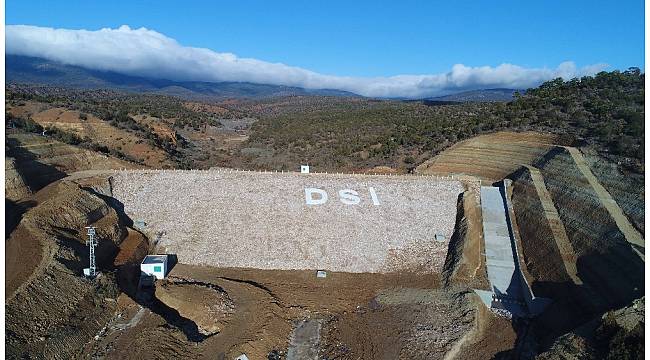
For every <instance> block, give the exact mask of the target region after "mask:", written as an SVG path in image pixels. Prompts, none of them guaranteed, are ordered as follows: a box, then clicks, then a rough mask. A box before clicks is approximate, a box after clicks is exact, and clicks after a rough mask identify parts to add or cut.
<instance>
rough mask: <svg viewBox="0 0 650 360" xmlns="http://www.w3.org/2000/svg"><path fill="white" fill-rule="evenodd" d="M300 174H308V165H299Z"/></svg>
mask: <svg viewBox="0 0 650 360" xmlns="http://www.w3.org/2000/svg"><path fill="white" fill-rule="evenodd" d="M300 173H301V174H309V165H300Z"/></svg>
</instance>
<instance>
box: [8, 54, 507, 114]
mask: <svg viewBox="0 0 650 360" xmlns="http://www.w3.org/2000/svg"><path fill="white" fill-rule="evenodd" d="M5 77H6V82H7V83H22V84H39V85H51V86H59V87H71V88H82V89H114V90H123V91H132V92H151V93H157V94H162V95H171V96H178V97H181V98H185V99H192V100H218V99H227V98H267V97H278V96H297V95H318V96H342V97H361V95H358V94H354V93H351V92H348V91H341V90H333V89H304V88H300V87H292V86H283V85H270V84H254V83H249V82H200V81H172V80H165V79H152V78H146V77H140V76H132V75H125V74H120V73H116V72H113V71H100V70H91V69H87V68H84V67H80V66H74V65H66V64H62V63H59V62H55V61H51V60H47V59H43V58H35V57H27V56H18V55H6V56H5ZM515 91H517V90H515V89H486V90H472V91H464V92H460V93H456V94H451V95H445V96H439V97H433V98H428V99H424V100H426V101H433V102H441V103H454V102H484V101H490V102H491V101H510V100H512V98H513V94H514V93H515Z"/></svg>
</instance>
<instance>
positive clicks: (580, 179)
mask: <svg viewBox="0 0 650 360" xmlns="http://www.w3.org/2000/svg"><path fill="white" fill-rule="evenodd" d="M535 166H536V167H537V168H538V169H539V171H537V170H535V169H534V168H522V169H520V170H519V171H517V172H516V173H514V174H513V175H512V176H511V178H512V179H513V180H514V189H513V205H514V208H515V216H516V218H517V223H518V226H519V231H520V233H521V235H522V245H523V254H524V259H525V262H526V265H527V269H528V271H529V274H530V275H531V277H532V282H531V286H532V288H533V291H534V293H535V295H537V296H542V297H548V298H551V299H553V300H554V302H553V304H551V305H550V306H549V307H548V308H547V310H546V311H545V313H544V314H542V315H541V316H540V317H539V318H538V319H537V320H535V322H534V326H533V330H534V332H535V334H536V336H538V339H539V340H540V341H541V343H540V344H541V346H542V348H544V347H545V346H548V345H549V341H550V342H552V341H553V339H554V337H555V336H559V335H562V334H564V333H565V332H567V331H569V330H571V329H573V328H575V327H576V326H578V325H580V324H582V323H584V322H586V321H589V320H590V319H592V318H594V317H597V316H600V314H602V313H603V312H605V311H607V310H610V309H614V308H617V307H620V306H625V305H626V304H629V303H630V302H631V301H632V300H634V299H635V298H638V297H639V296H642V294H643V289H644V281H643V279H644V271H643V269H644V266H643V261H642V260H641V258H640V257H639V256H638V255H637V253H636V252H635V250H634V249H633V248H632V246H631V245H630V244H629V243H628V242H627V241H626V238H625V236H624V234H623V233H622V232H621V231H620V230H619V227H618V225H617V222H616V221H615V219H614V218H613V217H612V216H611V214H610V212H609V211H608V209H607V208H606V207H605V205H604V204H603V201H602V198H601V197H600V196H599V194H598V193H597V192H596V191H595V190H594V188H593V187H592V186H591V183H590V181H589V179H587V178H586V177H585V175H584V172H583V171H582V170H581V169H580V168H579V167H578V165H577V164H576V163H575V161H574V158H573V157H572V155H571V154H570V153H569V151H568V150H566V149H565V148H562V147H557V148H554V149H553V150H552V151H550V152H549V153H548V154H547V155H546V156H545V157H544V158H543V159H541V160H540V161H538V162H537V163H536V164H535ZM592 180H593V179H592ZM562 230H564V232H563V231H562ZM564 235H566V238H565V237H564Z"/></svg>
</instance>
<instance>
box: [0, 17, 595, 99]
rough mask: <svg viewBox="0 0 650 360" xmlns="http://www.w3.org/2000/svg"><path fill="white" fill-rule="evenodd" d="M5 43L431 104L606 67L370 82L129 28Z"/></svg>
mask: <svg viewBox="0 0 650 360" xmlns="http://www.w3.org/2000/svg"><path fill="white" fill-rule="evenodd" d="M5 40H6V52H7V54H13V55H24V56H34V57H43V58H46V59H50V60H55V61H59V62H62V63H65V64H70V65H78V66H82V67H86V68H90V69H96V70H111V71H115V72H119V73H124V74H129V75H140V76H146V77H153V78H165V79H170V80H177V81H246V82H253V83H262V84H275V85H288V86H298V87H304V88H308V89H338V90H346V91H351V92H354V93H357V94H361V95H365V96H376V97H425V96H435V95H439V94H444V93H449V92H453V91H459V90H469V89H481V88H496V87H504V88H529V87H533V86H537V85H539V84H540V83H541V82H543V81H545V80H549V79H553V78H556V77H563V78H565V79H570V78H573V77H579V76H584V75H592V74H594V73H597V72H599V71H602V70H603V69H605V68H606V67H607V65H606V64H594V65H589V66H585V67H583V68H577V67H576V65H575V64H574V63H573V62H569V61H568V62H563V63H561V64H560V65H559V66H558V67H557V68H555V69H550V68H524V67H521V66H517V65H512V64H501V65H499V66H496V67H490V66H481V67H468V66H465V65H462V64H456V65H454V66H453V67H452V69H451V71H449V72H447V73H443V74H433V75H397V76H390V77H373V78H369V77H348V76H334V75H324V74H319V73H316V72H313V71H310V70H306V69H302V68H299V67H294V66H288V65H285V64H281V63H270V62H266V61H261V60H256V59H249V58H239V57H237V56H236V55H234V54H231V53H219V52H215V51H212V50H210V49H205V48H195V47H189V46H183V45H181V44H179V43H178V42H176V40H174V39H172V38H169V37H167V36H165V35H163V34H161V33H158V32H156V31H153V30H149V29H146V28H140V29H131V28H130V27H128V26H126V25H123V26H121V27H119V28H117V29H109V28H104V29H101V30H97V31H88V30H68V29H53V28H46V27H38V26H27V25H7V26H6V39H5Z"/></svg>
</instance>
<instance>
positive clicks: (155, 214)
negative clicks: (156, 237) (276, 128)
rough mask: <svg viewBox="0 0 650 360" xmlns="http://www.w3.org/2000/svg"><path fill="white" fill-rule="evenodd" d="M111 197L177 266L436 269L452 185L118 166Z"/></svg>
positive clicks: (449, 220)
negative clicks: (153, 236)
mask: <svg viewBox="0 0 650 360" xmlns="http://www.w3.org/2000/svg"><path fill="white" fill-rule="evenodd" d="M111 182H112V187H113V188H112V191H113V196H114V197H115V198H116V199H117V200H118V201H120V202H121V203H122V204H123V205H124V210H125V212H126V214H127V215H128V216H130V217H131V219H133V220H134V221H144V223H145V224H146V231H147V232H149V233H150V234H157V233H159V234H162V236H161V237H160V242H159V246H163V247H164V248H165V250H166V251H167V252H169V253H175V254H177V256H178V260H179V261H180V262H182V263H186V264H195V265H208V266H214V267H243V268H257V269H280V270H292V269H326V270H330V271H343V272H375V273H384V272H393V271H413V272H421V273H437V272H440V271H441V269H442V265H443V263H444V261H445V257H446V254H447V246H448V240H449V238H450V237H451V235H452V233H453V231H454V225H455V224H454V223H455V219H456V210H457V207H456V205H457V200H458V196H459V194H460V193H461V192H462V191H463V185H462V184H461V183H460V182H459V181H458V180H452V179H450V178H437V177H433V176H408V175H404V176H371V175H351V174H314V173H312V174H300V173H259V172H241V171H231V170H206V171H164V170H134V171H131V170H127V171H120V172H116V173H115V174H113V175H112V176H111Z"/></svg>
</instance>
